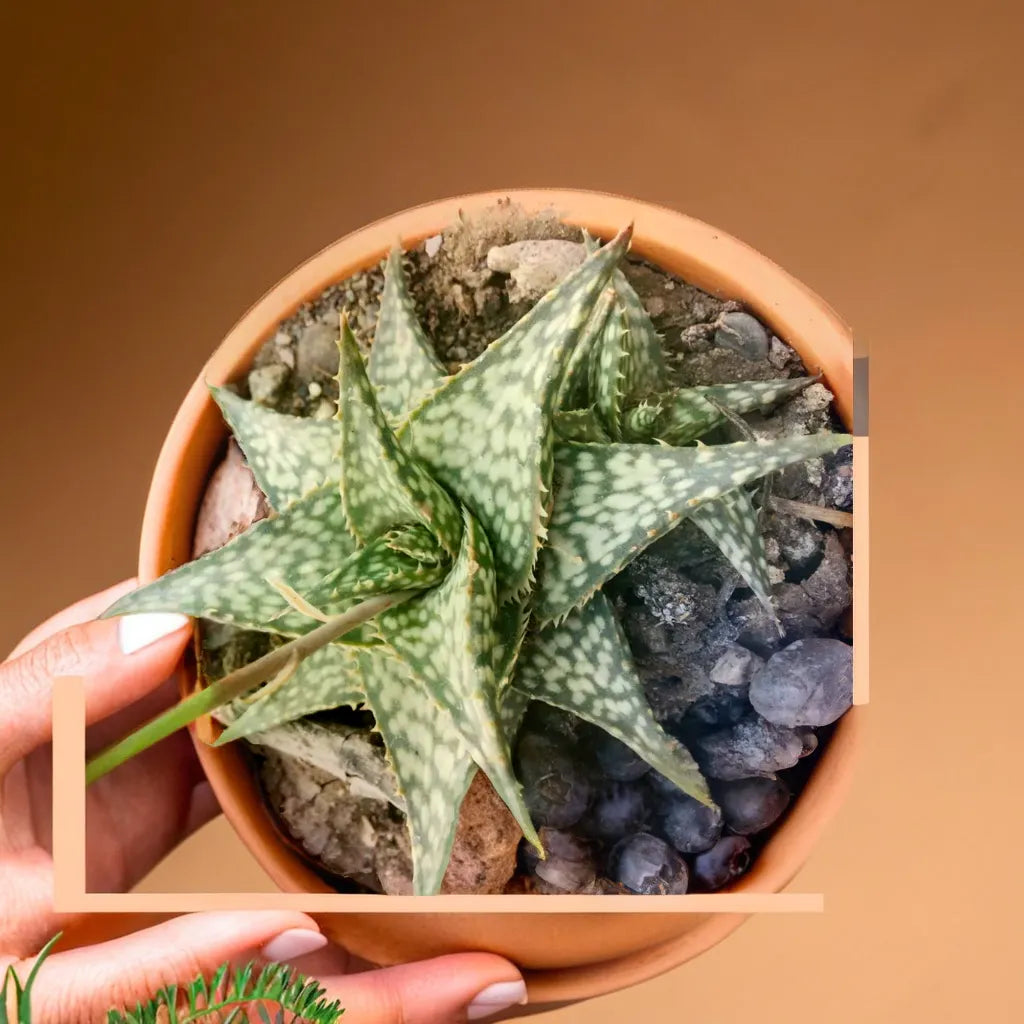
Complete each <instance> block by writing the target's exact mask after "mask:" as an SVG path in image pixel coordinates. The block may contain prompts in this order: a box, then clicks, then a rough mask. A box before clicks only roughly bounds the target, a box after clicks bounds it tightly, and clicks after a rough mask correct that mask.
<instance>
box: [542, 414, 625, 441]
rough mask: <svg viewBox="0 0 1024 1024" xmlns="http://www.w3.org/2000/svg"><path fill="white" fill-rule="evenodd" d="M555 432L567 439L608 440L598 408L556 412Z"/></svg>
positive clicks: (609, 439)
mask: <svg viewBox="0 0 1024 1024" xmlns="http://www.w3.org/2000/svg"><path fill="white" fill-rule="evenodd" d="M555 432H556V433H557V434H558V436H559V437H561V438H562V439H563V440H565V441H580V442H583V443H588V442H608V441H611V438H610V437H609V436H608V432H607V431H606V430H605V429H604V421H603V420H602V419H601V416H600V415H599V413H598V412H597V410H596V409H594V408H592V407H588V408H586V409H564V410H562V411H561V412H558V413H555Z"/></svg>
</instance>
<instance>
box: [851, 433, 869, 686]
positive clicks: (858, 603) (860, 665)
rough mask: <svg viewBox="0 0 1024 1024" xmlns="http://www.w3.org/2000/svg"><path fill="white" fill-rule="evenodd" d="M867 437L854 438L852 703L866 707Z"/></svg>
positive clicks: (867, 684) (867, 631) (867, 573)
mask: <svg viewBox="0 0 1024 1024" xmlns="http://www.w3.org/2000/svg"><path fill="white" fill-rule="evenodd" d="M870 475H871V468H870V465H869V459H868V438H867V436H864V437H854V439H853V491H854V501H853V703H854V704H867V703H868V691H869V689H870V682H869V678H868V677H869V674H870V673H869V669H868V665H869V652H870V647H869V643H868V633H869V622H868V619H869V610H870V607H871V606H870V600H869V597H868V594H869V587H870V584H869V580H868V576H869V571H870V559H871V555H870V550H869V536H870V533H869V530H868V516H869V512H868V501H869V499H868V480H869V479H870Z"/></svg>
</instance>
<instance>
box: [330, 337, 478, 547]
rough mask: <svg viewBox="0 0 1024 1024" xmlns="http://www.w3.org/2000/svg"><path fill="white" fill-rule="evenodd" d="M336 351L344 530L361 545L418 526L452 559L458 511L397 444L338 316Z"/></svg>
mask: <svg viewBox="0 0 1024 1024" xmlns="http://www.w3.org/2000/svg"><path fill="white" fill-rule="evenodd" d="M338 349H339V357H338V389H339V398H338V419H339V420H340V421H341V445H340V455H341V464H342V467H343V470H342V476H341V494H342V499H343V502H344V507H345V517H346V519H347V521H348V524H349V527H350V529H351V530H352V532H353V534H354V535H355V536H356V538H357V539H358V540H359V541H360V542H361V543H366V542H367V541H369V540H372V539H373V538H374V537H377V536H379V535H380V534H382V533H384V532H386V531H387V530H389V529H391V527H394V526H404V525H407V524H409V523H417V522H418V523H422V524H423V525H424V526H426V527H427V528H428V529H429V530H430V531H431V532H432V533H433V534H434V536H436V537H437V539H438V540H439V541H440V542H441V544H442V545H443V546H444V548H445V549H446V550H447V551H448V552H449V553H451V554H454V553H455V551H457V550H458V542H459V533H460V531H461V528H462V524H461V520H460V517H459V512H458V509H457V508H456V507H455V504H454V502H453V501H452V499H451V498H450V497H449V496H448V494H447V493H446V492H445V491H444V489H443V488H442V487H440V486H439V485H438V484H437V482H436V481H435V480H434V479H433V478H432V477H431V475H430V474H429V473H428V472H427V470H426V469H425V467H424V466H423V465H422V464H421V463H420V462H419V460H418V459H417V458H415V456H413V455H410V454H409V453H408V452H407V451H406V450H405V449H404V448H403V447H402V446H401V445H400V444H399V443H398V440H397V439H396V437H395V435H394V433H393V432H392V430H391V427H390V426H388V423H387V420H386V419H385V417H384V413H383V412H382V411H381V408H380V406H379V405H378V404H377V399H376V396H375V394H374V391H373V387H372V386H371V384H370V381H369V379H368V378H367V376H366V367H365V366H364V365H363V357H362V355H361V354H360V352H359V347H358V345H357V344H356V339H355V337H354V335H353V334H352V329H351V328H350V327H349V325H348V321H347V320H346V318H344V317H342V325H341V337H340V340H339V344H338Z"/></svg>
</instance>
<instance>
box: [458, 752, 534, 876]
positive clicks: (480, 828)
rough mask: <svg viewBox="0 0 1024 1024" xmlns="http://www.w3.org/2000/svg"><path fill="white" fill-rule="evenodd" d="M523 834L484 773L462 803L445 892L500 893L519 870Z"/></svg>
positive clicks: (473, 782)
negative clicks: (517, 857)
mask: <svg viewBox="0 0 1024 1024" xmlns="http://www.w3.org/2000/svg"><path fill="white" fill-rule="evenodd" d="M522 838H523V833H522V831H521V830H520V828H519V826H518V825H517V824H516V820H515V818H513V817H512V814H511V812H510V811H509V809H508V808H507V807H506V806H505V803H504V801H503V800H502V799H501V797H500V796H498V794H497V793H496V792H495V791H494V787H493V786H492V785H491V783H490V780H489V779H488V778H487V776H486V775H484V773H483V772H477V773H476V775H475V776H474V777H473V781H472V783H470V786H469V790H468V792H467V793H466V798H465V800H463V802H462V810H461V812H460V814H459V824H458V826H457V828H456V831H455V844H454V846H453V847H452V857H451V861H450V862H449V864H448V870H447V871H446V872H445V876H444V880H443V882H442V883H441V892H443V893H499V892H502V891H504V890H505V887H506V885H507V884H508V882H509V879H510V878H512V876H513V874H514V873H515V870H516V851H517V850H518V848H519V842H520V840H521V839H522Z"/></svg>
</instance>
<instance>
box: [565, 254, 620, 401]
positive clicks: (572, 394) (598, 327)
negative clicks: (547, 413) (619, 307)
mask: <svg viewBox="0 0 1024 1024" xmlns="http://www.w3.org/2000/svg"><path fill="white" fill-rule="evenodd" d="M591 251H596V250H591ZM614 305H615V289H614V288H607V287H606V288H605V289H604V290H603V291H602V292H601V294H600V295H599V296H598V299H597V302H596V303H594V308H593V310H592V311H591V314H590V316H589V318H588V319H587V323H586V325H585V326H584V328H583V332H582V333H581V335H580V340H579V341H578V342H577V343H576V347H575V348H574V349H573V350H572V354H571V355H570V356H569V361H568V363H567V364H566V367H565V372H564V374H563V375H562V382H561V384H560V385H559V388H558V397H557V398H556V399H555V408H556V409H563V410H568V409H576V408H578V407H580V406H585V405H588V404H589V403H590V397H591V396H590V361H591V359H592V358H593V353H594V351H595V349H596V348H597V346H598V343H599V341H600V339H601V336H602V333H603V331H604V327H605V323H606V322H607V320H608V316H609V314H610V313H611V311H612V309H613V307H614Z"/></svg>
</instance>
